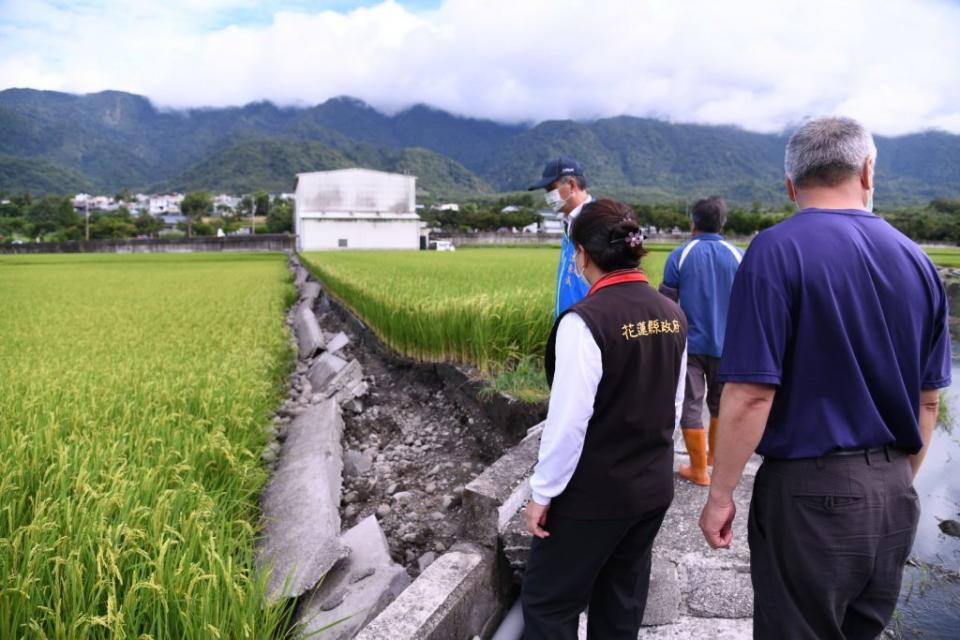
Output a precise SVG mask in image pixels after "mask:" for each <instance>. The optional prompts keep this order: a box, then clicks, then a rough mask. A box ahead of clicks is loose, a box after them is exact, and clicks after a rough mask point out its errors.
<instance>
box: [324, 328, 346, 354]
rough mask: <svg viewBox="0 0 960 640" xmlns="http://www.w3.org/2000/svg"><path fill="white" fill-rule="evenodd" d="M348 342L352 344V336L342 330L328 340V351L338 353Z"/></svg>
mask: <svg viewBox="0 0 960 640" xmlns="http://www.w3.org/2000/svg"><path fill="white" fill-rule="evenodd" d="M348 344H350V338H348V337H347V334H345V333H344V332H343V331H341V332H339V333H338V334H337V335H335V336H333V337H332V338H330V340H328V341H327V353H337V352H338V351H340V349H343V348H344V347H345V346H347V345H348Z"/></svg>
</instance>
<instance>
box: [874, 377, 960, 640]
mask: <svg viewBox="0 0 960 640" xmlns="http://www.w3.org/2000/svg"><path fill="white" fill-rule="evenodd" d="M946 402H947V406H948V415H949V417H950V420H949V421H948V424H944V425H938V427H937V429H936V430H935V431H934V434H933V440H932V442H931V445H930V451H929V453H928V454H927V457H926V459H925V460H924V463H923V467H922V468H921V469H920V473H919V474H918V475H917V479H916V481H915V483H914V486H915V487H916V490H917V493H918V494H919V496H920V505H921V508H922V513H921V516H920V523H919V525H918V526H917V538H916V540H915V541H914V545H913V553H912V557H911V566H908V567H907V568H906V570H905V571H904V576H903V586H902V588H901V591H900V601H899V603H898V604H897V613H896V614H895V617H894V621H893V624H892V625H891V628H892V630H893V631H894V632H895V635H896V637H898V638H924V639H925V640H926V639H931V640H932V639H940V638H943V639H947V638H949V639H951V640H953V639H956V638H960V538H955V537H952V536H948V535H946V534H945V533H943V532H942V531H941V530H940V528H939V526H938V524H939V523H940V521H941V520H957V521H960V360H955V361H954V364H953V386H952V387H951V388H950V389H948V390H947V393H946Z"/></svg>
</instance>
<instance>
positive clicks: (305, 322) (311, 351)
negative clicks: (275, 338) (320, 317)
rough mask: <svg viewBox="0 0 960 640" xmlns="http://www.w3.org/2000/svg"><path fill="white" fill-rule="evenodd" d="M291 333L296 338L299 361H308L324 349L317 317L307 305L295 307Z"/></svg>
mask: <svg viewBox="0 0 960 640" xmlns="http://www.w3.org/2000/svg"><path fill="white" fill-rule="evenodd" d="M293 332H294V335H295V336H296V337H297V347H298V348H299V352H300V359H301V360H309V359H310V358H312V357H313V356H315V355H317V354H318V353H319V352H320V350H321V349H323V347H324V342H323V333H322V332H321V331H320V323H319V322H317V316H316V314H314V313H313V310H312V309H311V308H310V306H309V305H307V304H301V305H300V306H299V307H297V312H296V313H295V314H294V316H293Z"/></svg>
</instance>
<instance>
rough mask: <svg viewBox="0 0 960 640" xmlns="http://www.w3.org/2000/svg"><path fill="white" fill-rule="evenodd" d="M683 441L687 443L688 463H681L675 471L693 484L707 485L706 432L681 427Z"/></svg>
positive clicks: (708, 478) (708, 479)
mask: <svg viewBox="0 0 960 640" xmlns="http://www.w3.org/2000/svg"><path fill="white" fill-rule="evenodd" d="M683 441H684V442H685V443H687V453H689V454H690V464H689V465H683V466H681V467H680V470H679V471H678V472H677V473H679V474H680V477H681V478H683V479H684V480H689V481H690V482H693V483H694V484H699V485H703V486H708V485H709V484H710V476H709V474H707V432H706V430H705V429H702V428H701V429H683Z"/></svg>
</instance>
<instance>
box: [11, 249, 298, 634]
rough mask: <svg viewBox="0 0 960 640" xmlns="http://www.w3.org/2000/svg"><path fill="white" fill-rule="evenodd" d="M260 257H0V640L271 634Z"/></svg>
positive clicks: (278, 612)
mask: <svg viewBox="0 0 960 640" xmlns="http://www.w3.org/2000/svg"><path fill="white" fill-rule="evenodd" d="M290 289H291V287H290V285H289V275H288V272H287V270H286V268H285V261H284V258H283V256H281V255H278V254H273V255H237V254H233V255H213V254H193V255H182V256H181V255H147V256H118V255H80V256H27V257H23V256H0V300H2V301H3V303H2V305H0V336H3V339H2V340H0V468H2V469H3V473H2V474H0V638H22V637H30V638H156V639H159V638H271V637H276V636H277V635H278V634H282V632H283V628H284V626H285V619H286V618H287V617H288V616H289V613H290V612H289V610H286V609H282V608H276V607H274V608H267V609H264V608H263V606H262V595H263V585H262V582H260V581H258V579H257V578H256V577H255V574H254V564H253V553H254V541H255V536H256V531H255V526H256V522H257V518H258V515H259V509H258V495H259V492H260V490H261V488H262V486H263V484H264V482H265V481H266V477H267V476H266V472H265V470H264V469H263V468H262V465H261V464H260V461H259V458H258V452H259V450H260V448H261V447H262V445H263V443H264V441H265V436H264V435H263V433H262V427H263V425H264V424H266V422H267V421H268V420H269V417H270V415H271V413H272V411H273V409H274V408H275V407H276V405H277V403H278V401H279V399H280V394H281V392H282V382H283V379H284V377H285V374H286V372H287V369H288V367H289V363H290V355H291V354H290V349H289V345H288V342H287V333H286V330H285V327H284V326H283V312H284V304H285V300H286V299H287V296H288V295H289V290H290Z"/></svg>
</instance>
